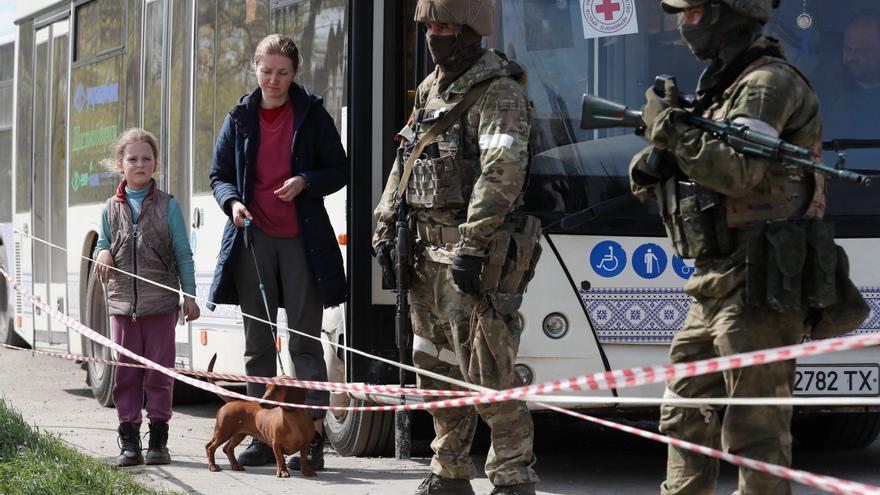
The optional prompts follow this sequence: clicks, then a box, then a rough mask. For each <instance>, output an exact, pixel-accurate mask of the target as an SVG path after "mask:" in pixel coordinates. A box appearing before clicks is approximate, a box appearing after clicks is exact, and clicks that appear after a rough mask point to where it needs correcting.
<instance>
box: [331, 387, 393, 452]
mask: <svg viewBox="0 0 880 495" xmlns="http://www.w3.org/2000/svg"><path fill="white" fill-rule="evenodd" d="M349 404H350V405H352V406H364V405H367V404H366V403H365V402H364V401H363V400H360V399H351V401H350V402H349ZM337 413H338V414H337ZM324 432H325V433H326V435H327V439H328V440H330V443H331V444H332V445H333V449H334V450H336V452H337V453H338V454H339V455H342V456H358V457H381V456H387V455H390V454H391V453H392V452H393V450H394V413H393V412H388V411H328V413H327V417H326V418H324Z"/></svg>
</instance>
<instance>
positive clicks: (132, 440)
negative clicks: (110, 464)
mask: <svg viewBox="0 0 880 495" xmlns="http://www.w3.org/2000/svg"><path fill="white" fill-rule="evenodd" d="M140 430H141V425H134V424H132V423H127V422H126V423H120V424H119V430H118V431H119V438H118V440H117V442H118V443H119V448H120V449H121V452H120V453H119V457H117V458H116V465H117V466H120V467H123V466H137V465H138V464H143V463H144V456H143V454H141V431H140Z"/></svg>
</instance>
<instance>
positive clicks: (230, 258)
mask: <svg viewBox="0 0 880 495" xmlns="http://www.w3.org/2000/svg"><path fill="white" fill-rule="evenodd" d="M261 99H262V91H261V90H260V88H257V89H255V90H254V91H253V92H252V93H250V94H249V95H245V96H243V97H242V98H241V101H240V102H239V104H238V105H236V106H235V107H233V108H232V110H230V111H229V114H228V115H227V116H226V120H225V121H224V122H223V128H222V129H221V130H220V135H219V136H218V137H217V145H216V146H215V148H214V157H213V160H212V163H211V188H212V189H213V190H214V198H215V199H216V200H217V204H219V205H220V207H221V208H222V209H223V211H224V212H225V213H226V216H228V217H229V219H228V220H227V221H226V227H225V228H224V229H223V240H222V241H221V243H220V255H219V256H218V258H217V267H216V268H215V270H214V280H213V282H212V283H211V293H210V295H209V296H208V297H209V299H210V300H211V302H212V303H214V304H238V290H239V288H237V287H236V286H235V281H234V280H233V273H234V270H233V268H234V267H233V266H232V265H233V264H234V263H235V261H236V260H238V259H239V256H238V251H239V250H240V249H243V247H244V246H243V234H242V231H241V229H239V228H237V227H235V224H233V223H232V209H231V203H232V200H233V199H235V200H238V201H241V202H242V203H244V204H245V205H247V204H248V201H250V200H251V198H252V197H253V189H254V181H255V180H256V159H257V149H258V148H259V146H260V143H259V140H260V100H261ZM290 100H291V101H292V102H293V112H294V120H293V144H292V146H291V156H290V175H291V177H293V176H295V175H302V176H303V177H305V179H306V181H307V182H308V188H307V189H306V190H304V191H303V192H301V193H300V194H299V195H298V196H297V197H296V198H295V199H294V201H295V203H296V214H297V219H298V220H299V225H300V235H301V236H302V238H303V240H304V241H305V248H306V254H307V257H308V265H309V268H311V270H312V273H313V274H314V276H315V280H316V281H317V283H318V289H319V291H320V293H321V301H322V302H323V304H324V307H330V306H335V305H337V304H341V303H343V302H345V300H346V294H347V290H346V282H345V270H344V268H343V265H342V254H341V252H340V250H339V245H338V244H337V240H336V234H335V233H334V231H333V227H332V226H331V224H330V218H329V217H328V216H327V210H326V209H325V208H324V196H327V195H330V194H332V193H334V192H336V191H338V190H339V189H341V188H342V187H344V186H345V185H346V183H347V182H348V175H349V174H348V172H349V166H348V158H346V156H345V150H343V148H342V142H341V140H340V139H339V133H338V132H337V131H336V126H335V125H334V124H333V119H332V118H331V117H330V114H329V113H327V110H326V109H324V103H323V99H321V98H320V97H318V96H315V95H312V94H310V93H309V92H308V91H306V89H305V88H303V87H302V86H300V85H299V84H296V83H294V84H291V86H290ZM264 276H265V275H264ZM245 290H248V289H245ZM212 309H213V307H212Z"/></svg>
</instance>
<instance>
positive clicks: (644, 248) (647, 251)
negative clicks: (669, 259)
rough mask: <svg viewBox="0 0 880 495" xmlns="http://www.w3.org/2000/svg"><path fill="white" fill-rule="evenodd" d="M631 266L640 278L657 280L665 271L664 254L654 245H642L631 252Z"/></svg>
mask: <svg viewBox="0 0 880 495" xmlns="http://www.w3.org/2000/svg"><path fill="white" fill-rule="evenodd" d="M632 266H633V270H635V272H636V273H638V274H639V276H640V277H642V278H647V279H651V278H657V277H659V276H660V274H661V273H663V272H664V271H665V270H666V252H665V251H663V248H662V247H660V246H658V245H656V244H652V243H647V244H642V245H641V246H639V247H638V248H636V250H635V251H634V252H633V259H632Z"/></svg>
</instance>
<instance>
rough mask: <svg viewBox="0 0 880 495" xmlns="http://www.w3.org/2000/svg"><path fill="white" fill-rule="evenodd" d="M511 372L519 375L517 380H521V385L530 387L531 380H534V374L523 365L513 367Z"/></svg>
mask: <svg viewBox="0 0 880 495" xmlns="http://www.w3.org/2000/svg"><path fill="white" fill-rule="evenodd" d="M513 370H514V371H516V374H517V375H519V379H520V380H522V383H523V385H531V384H532V380H534V379H535V374H534V373H532V369H531V368H529V367H528V366H526V365H524V364H517V365H516V366H514V367H513Z"/></svg>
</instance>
